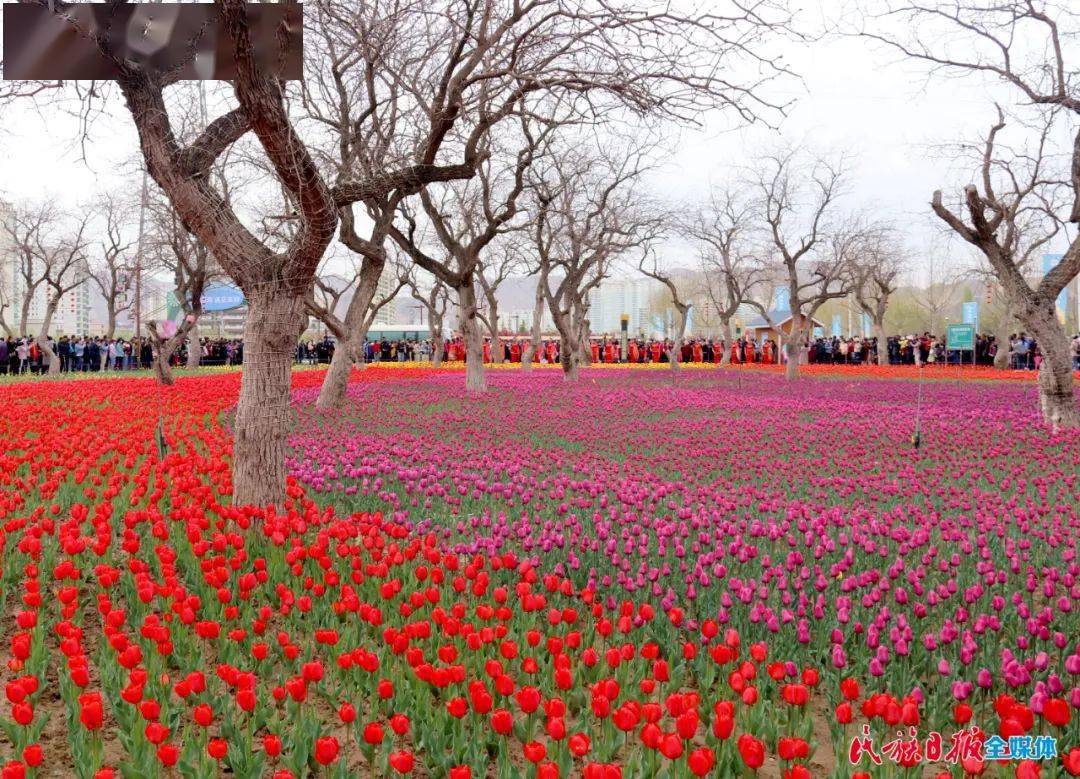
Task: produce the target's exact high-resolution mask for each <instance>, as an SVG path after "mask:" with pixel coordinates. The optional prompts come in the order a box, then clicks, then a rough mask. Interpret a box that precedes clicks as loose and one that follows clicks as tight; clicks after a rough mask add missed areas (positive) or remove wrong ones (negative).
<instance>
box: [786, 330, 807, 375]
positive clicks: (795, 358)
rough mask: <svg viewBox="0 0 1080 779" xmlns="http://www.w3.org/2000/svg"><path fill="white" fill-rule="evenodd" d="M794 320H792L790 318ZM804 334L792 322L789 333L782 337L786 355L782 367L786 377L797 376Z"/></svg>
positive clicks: (804, 338)
mask: <svg viewBox="0 0 1080 779" xmlns="http://www.w3.org/2000/svg"><path fill="white" fill-rule="evenodd" d="M792 321H793V322H794V320H792ZM805 340H806V334H805V333H804V332H803V330H802V328H801V327H795V325H794V324H792V328H791V333H789V334H788V337H787V338H785V339H784V353H785V354H786V355H787V365H786V366H785V367H784V376H785V377H786V378H787V379H797V378H799V363H800V362H801V361H802V349H803V341H805Z"/></svg>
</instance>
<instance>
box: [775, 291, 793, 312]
mask: <svg viewBox="0 0 1080 779" xmlns="http://www.w3.org/2000/svg"><path fill="white" fill-rule="evenodd" d="M790 310H791V290H790V289H788V288H787V287H779V288H777V290H776V292H774V293H773V311H790Z"/></svg>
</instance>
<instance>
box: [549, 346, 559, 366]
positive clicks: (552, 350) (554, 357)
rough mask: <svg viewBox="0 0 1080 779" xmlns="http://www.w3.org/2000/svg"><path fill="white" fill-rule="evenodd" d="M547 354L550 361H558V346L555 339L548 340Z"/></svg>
mask: <svg viewBox="0 0 1080 779" xmlns="http://www.w3.org/2000/svg"><path fill="white" fill-rule="evenodd" d="M547 356H548V362H549V363H556V362H558V361H559V352H558V347H556V346H555V342H554V341H548V345H547Z"/></svg>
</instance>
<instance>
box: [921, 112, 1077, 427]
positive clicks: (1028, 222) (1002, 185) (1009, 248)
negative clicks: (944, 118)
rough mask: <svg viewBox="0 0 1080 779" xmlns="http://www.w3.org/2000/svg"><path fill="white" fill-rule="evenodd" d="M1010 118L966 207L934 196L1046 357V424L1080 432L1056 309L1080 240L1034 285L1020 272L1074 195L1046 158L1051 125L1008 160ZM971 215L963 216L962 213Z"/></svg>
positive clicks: (988, 146) (992, 142)
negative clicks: (1006, 139)
mask: <svg viewBox="0 0 1080 779" xmlns="http://www.w3.org/2000/svg"><path fill="white" fill-rule="evenodd" d="M1005 126H1006V122H1005V116H1004V114H1003V113H1002V111H1001V109H1000V108H999V109H998V119H997V122H995V124H994V125H993V126H992V127H991V128H990V131H989V132H988V133H987V136H986V141H985V144H984V151H983V159H982V164H981V165H980V169H979V171H978V173H977V178H976V181H978V182H979V183H971V184H968V185H967V186H965V187H964V195H963V201H962V204H961V205H960V206H958V207H949V206H947V205H946V204H945V202H944V198H943V196H942V193H941V190H938V191H936V192H934V197H933V201H932V207H933V209H934V213H935V214H937V216H938V217H939V218H940V219H941V220H942V221H943V222H945V224H947V225H948V226H949V227H950V228H951V229H952V230H953V231H955V232H956V234H957V235H959V236H960V237H961V238H963V239H964V240H965V241H967V242H968V243H970V244H971V245H973V246H974V247H976V248H977V249H978V250H979V251H980V252H981V253H982V254H983V256H984V257H986V261H987V262H988V263H989V265H990V267H992V268H993V269H994V273H995V275H996V276H997V278H998V280H999V281H1000V282H1001V286H1002V289H1003V290H1004V292H1005V295H1006V296H1007V297H1008V299H1009V303H1010V308H1011V309H1012V312H1013V314H1014V315H1015V316H1016V318H1017V319H1019V320H1020V322H1021V323H1022V324H1023V325H1024V327H1025V328H1026V329H1027V330H1028V331H1030V332H1031V333H1032V334H1033V335H1034V336H1035V339H1036V341H1037V342H1038V344H1039V348H1040V350H1041V351H1042V356H1043V363H1042V368H1041V370H1040V371H1039V405H1040V409H1041V411H1042V417H1043V421H1044V422H1045V423H1046V424H1047V425H1049V426H1050V427H1051V429H1053V430H1062V429H1075V428H1078V427H1080V412H1078V411H1077V407H1076V396H1075V389H1074V381H1073V369H1072V355H1071V353H1070V347H1069V339H1068V336H1067V335H1066V333H1065V330H1064V328H1063V327H1062V325H1061V323H1060V322H1059V321H1058V319H1057V315H1056V311H1055V302H1056V300H1057V297H1058V295H1059V294H1060V292H1061V290H1063V289H1064V288H1065V285H1066V284H1068V283H1069V281H1070V280H1072V279H1073V278H1074V277H1075V276H1076V274H1077V272H1078V271H1080V237H1078V238H1075V239H1073V240H1072V242H1071V243H1070V245H1069V248H1068V250H1067V251H1066V253H1065V255H1064V257H1063V258H1062V259H1061V261H1059V262H1058V263H1057V264H1056V265H1055V266H1054V267H1053V268H1051V269H1050V270H1049V271H1047V272H1046V273H1045V274H1044V275H1043V276H1042V279H1041V280H1040V281H1039V282H1038V283H1037V284H1034V285H1033V284H1032V282H1030V281H1029V280H1028V278H1027V277H1026V276H1025V274H1024V273H1023V268H1024V267H1025V266H1026V265H1027V263H1028V260H1029V259H1030V257H1031V256H1033V255H1034V254H1035V252H1037V251H1039V250H1040V249H1042V248H1043V247H1045V245H1046V244H1047V243H1048V242H1049V241H1050V240H1051V239H1052V238H1053V237H1054V236H1055V235H1057V234H1058V232H1059V231H1060V230H1061V227H1062V223H1061V221H1060V219H1059V218H1058V214H1060V213H1061V211H1062V210H1063V202H1062V201H1063V199H1064V197H1065V196H1070V199H1071V195H1072V193H1073V190H1072V187H1071V186H1065V185H1062V184H1061V183H1060V182H1059V181H1058V180H1057V179H1056V178H1055V176H1054V171H1053V161H1052V157H1051V155H1050V153H1049V149H1048V143H1049V134H1050V130H1051V128H1052V126H1053V117H1052V116H1049V117H1047V118H1046V120H1045V121H1044V122H1043V125H1042V128H1041V131H1040V133H1039V134H1038V138H1037V141H1036V142H1035V143H1034V144H1033V147H1032V148H1029V149H1023V150H1020V151H1016V152H1011V151H1009V150H1007V149H1005V148H1004V147H1003V144H1001V143H1000V135H1001V133H1002V132H1003V131H1004V130H1005ZM965 212H966V213H965Z"/></svg>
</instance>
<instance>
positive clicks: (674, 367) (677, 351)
mask: <svg viewBox="0 0 1080 779" xmlns="http://www.w3.org/2000/svg"><path fill="white" fill-rule="evenodd" d="M687 311H689V308H688V309H687ZM685 337H686V311H679V326H678V327H677V328H676V330H675V340H674V341H673V342H672V346H671V351H670V352H669V353H668V362H670V363H671V372H672V374H678V373H679V371H680V370H681V361H682V342H683V339H684V338H685Z"/></svg>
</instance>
